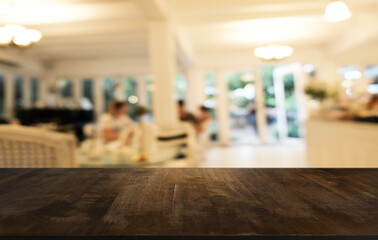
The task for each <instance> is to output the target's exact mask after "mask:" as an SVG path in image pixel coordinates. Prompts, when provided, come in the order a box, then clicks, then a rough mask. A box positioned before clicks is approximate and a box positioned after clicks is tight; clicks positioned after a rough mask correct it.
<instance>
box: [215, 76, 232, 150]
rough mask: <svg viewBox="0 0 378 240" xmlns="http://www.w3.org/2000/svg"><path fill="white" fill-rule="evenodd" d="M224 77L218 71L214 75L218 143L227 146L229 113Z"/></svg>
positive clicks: (228, 140) (228, 139) (226, 86)
mask: <svg viewBox="0 0 378 240" xmlns="http://www.w3.org/2000/svg"><path fill="white" fill-rule="evenodd" d="M225 76H226V75H225V73H224V72H223V71H218V72H216V74H215V78H216V87H217V118H218V129H219V130H218V136H219V143H220V144H221V145H225V146H227V145H228V144H229V142H230V112H229V104H228V85H227V79H226V78H225Z"/></svg>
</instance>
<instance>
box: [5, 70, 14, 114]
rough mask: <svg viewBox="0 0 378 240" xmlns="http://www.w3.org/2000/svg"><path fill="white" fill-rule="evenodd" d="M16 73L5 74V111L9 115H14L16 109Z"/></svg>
mask: <svg viewBox="0 0 378 240" xmlns="http://www.w3.org/2000/svg"><path fill="white" fill-rule="evenodd" d="M13 78H14V75H13V74H10V73H6V74H5V113H6V114H7V116H8V117H13V114H14V112H13V110H14V82H13V81H14V80H13Z"/></svg>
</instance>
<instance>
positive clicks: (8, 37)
mask: <svg viewBox="0 0 378 240" xmlns="http://www.w3.org/2000/svg"><path fill="white" fill-rule="evenodd" d="M12 39H13V36H12V34H10V33H9V32H8V31H7V30H6V29H5V28H4V27H0V44H1V45H4V44H9V43H10V42H11V41H12Z"/></svg>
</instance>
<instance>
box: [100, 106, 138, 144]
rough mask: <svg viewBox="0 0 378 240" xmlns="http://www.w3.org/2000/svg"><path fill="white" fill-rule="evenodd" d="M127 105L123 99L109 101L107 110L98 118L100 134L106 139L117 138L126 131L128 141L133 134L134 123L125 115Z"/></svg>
mask: <svg viewBox="0 0 378 240" xmlns="http://www.w3.org/2000/svg"><path fill="white" fill-rule="evenodd" d="M127 111H128V105H127V103H126V102H123V101H114V102H111V103H110V105H109V108H108V112H107V113H105V114H103V115H102V116H101V117H100V119H99V124H98V125H99V131H100V136H101V137H102V138H103V139H104V140H105V141H106V142H109V141H115V140H118V139H119V138H120V136H121V133H123V134H124V133H125V132H127V135H128V136H127V139H128V142H130V141H131V137H132V135H133V129H134V123H133V121H132V120H131V119H130V117H129V116H127Z"/></svg>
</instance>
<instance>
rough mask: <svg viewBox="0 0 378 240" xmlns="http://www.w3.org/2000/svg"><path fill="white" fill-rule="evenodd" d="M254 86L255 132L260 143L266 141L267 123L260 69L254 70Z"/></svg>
mask: <svg viewBox="0 0 378 240" xmlns="http://www.w3.org/2000/svg"><path fill="white" fill-rule="evenodd" d="M255 88H256V120H257V132H258V134H259V139H260V143H261V144H265V143H266V142H267V140H266V137H267V132H268V124H267V122H266V112H265V95H264V84H263V78H262V74H261V69H257V71H255Z"/></svg>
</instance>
